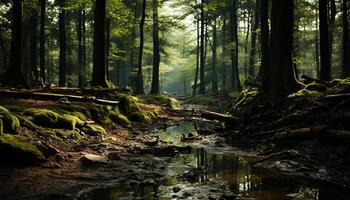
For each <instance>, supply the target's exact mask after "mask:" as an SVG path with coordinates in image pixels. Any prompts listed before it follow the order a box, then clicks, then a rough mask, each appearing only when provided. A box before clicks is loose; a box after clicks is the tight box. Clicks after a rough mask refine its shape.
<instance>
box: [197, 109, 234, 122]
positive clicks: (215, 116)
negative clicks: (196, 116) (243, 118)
mask: <svg viewBox="0 0 350 200" xmlns="http://www.w3.org/2000/svg"><path fill="white" fill-rule="evenodd" d="M200 116H201V117H202V118H204V119H208V120H217V121H221V122H238V121H239V118H237V117H234V116H231V115H224V114H221V113H216V112H211V111H207V110H201V112H200Z"/></svg>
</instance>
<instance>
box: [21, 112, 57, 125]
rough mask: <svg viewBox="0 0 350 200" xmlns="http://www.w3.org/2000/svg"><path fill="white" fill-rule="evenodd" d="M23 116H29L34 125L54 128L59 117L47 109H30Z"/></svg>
mask: <svg viewBox="0 0 350 200" xmlns="http://www.w3.org/2000/svg"><path fill="white" fill-rule="evenodd" d="M23 115H25V116H29V117H31V118H28V119H30V121H32V122H33V123H34V124H36V125H39V126H44V127H52V128H56V127H57V124H58V121H59V119H60V115H59V114H58V113H56V112H53V111H51V110H48V109H39V108H30V109H27V110H25V111H24V112H23Z"/></svg>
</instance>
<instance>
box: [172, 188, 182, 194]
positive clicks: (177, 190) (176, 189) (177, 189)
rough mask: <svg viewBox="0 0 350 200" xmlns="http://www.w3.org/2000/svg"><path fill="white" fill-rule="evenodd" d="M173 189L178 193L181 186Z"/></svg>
mask: <svg viewBox="0 0 350 200" xmlns="http://www.w3.org/2000/svg"><path fill="white" fill-rule="evenodd" d="M173 191H174V192H175V193H178V192H180V191H181V188H179V187H173Z"/></svg>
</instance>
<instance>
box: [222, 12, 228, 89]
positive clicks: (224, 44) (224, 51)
mask: <svg viewBox="0 0 350 200" xmlns="http://www.w3.org/2000/svg"><path fill="white" fill-rule="evenodd" d="M222 23H223V24H222V74H223V76H222V92H223V93H226V80H227V79H226V31H227V27H226V17H225V16H224V17H223V22H222Z"/></svg>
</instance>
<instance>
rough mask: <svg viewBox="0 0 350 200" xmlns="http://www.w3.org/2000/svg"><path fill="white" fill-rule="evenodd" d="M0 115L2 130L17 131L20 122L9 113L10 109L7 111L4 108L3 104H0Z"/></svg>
mask: <svg viewBox="0 0 350 200" xmlns="http://www.w3.org/2000/svg"><path fill="white" fill-rule="evenodd" d="M0 116H1V118H2V122H3V130H4V132H6V133H7V132H8V133H11V132H18V131H19V129H20V127H21V124H20V122H19V120H18V118H17V117H16V116H15V115H13V114H11V112H10V111H8V110H7V109H6V108H4V107H3V106H0Z"/></svg>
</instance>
